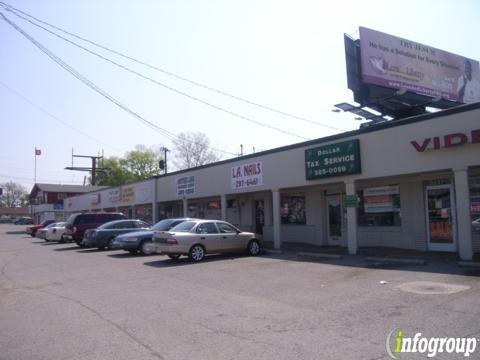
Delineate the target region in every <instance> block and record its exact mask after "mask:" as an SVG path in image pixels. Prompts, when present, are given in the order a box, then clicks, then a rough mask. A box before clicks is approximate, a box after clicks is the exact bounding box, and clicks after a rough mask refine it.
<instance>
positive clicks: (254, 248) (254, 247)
mask: <svg viewBox="0 0 480 360" xmlns="http://www.w3.org/2000/svg"><path fill="white" fill-rule="evenodd" d="M248 253H249V254H250V255H251V256H256V255H258V254H259V253H260V243H259V242H258V241H257V240H252V241H250V242H249V243H248Z"/></svg>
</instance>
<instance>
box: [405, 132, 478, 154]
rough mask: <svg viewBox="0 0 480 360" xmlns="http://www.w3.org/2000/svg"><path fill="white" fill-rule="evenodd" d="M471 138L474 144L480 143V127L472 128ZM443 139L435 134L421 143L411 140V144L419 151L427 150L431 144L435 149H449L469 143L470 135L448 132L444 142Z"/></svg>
mask: <svg viewBox="0 0 480 360" xmlns="http://www.w3.org/2000/svg"><path fill="white" fill-rule="evenodd" d="M470 136H471V139H470V142H471V143H472V144H478V143H480V129H477V130H472V131H471V133H470ZM441 139H442V138H440V137H439V136H435V137H433V138H426V139H425V140H423V142H422V143H421V144H419V143H418V142H416V141H415V140H412V141H410V144H412V146H413V147H414V148H415V150H417V151H418V152H424V151H425V150H427V148H428V147H429V145H430V144H432V146H433V147H430V149H433V150H440V149H441V148H442V147H444V148H446V149H448V148H451V147H456V146H462V145H465V144H468V140H469V139H468V135H466V134H463V133H454V134H448V135H445V136H444V137H443V144H442V142H441Z"/></svg>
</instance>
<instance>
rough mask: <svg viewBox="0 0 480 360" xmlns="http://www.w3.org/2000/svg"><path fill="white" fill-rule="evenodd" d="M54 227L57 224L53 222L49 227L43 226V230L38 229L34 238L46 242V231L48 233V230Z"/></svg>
mask: <svg viewBox="0 0 480 360" xmlns="http://www.w3.org/2000/svg"><path fill="white" fill-rule="evenodd" d="M55 225H57V223H55V222H54V223H51V224H50V225H47V226H45V227H44V228H41V229H38V230H37V233H36V235H35V237H37V238H39V239H43V240H45V241H47V240H46V239H45V236H46V235H47V231H48V230H49V229H50V228H53V227H54V226H55Z"/></svg>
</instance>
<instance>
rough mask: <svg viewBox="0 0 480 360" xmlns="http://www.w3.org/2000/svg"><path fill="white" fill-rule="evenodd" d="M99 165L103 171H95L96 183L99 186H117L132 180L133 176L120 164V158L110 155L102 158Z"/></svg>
mask: <svg viewBox="0 0 480 360" xmlns="http://www.w3.org/2000/svg"><path fill="white" fill-rule="evenodd" d="M100 166H101V167H103V168H104V169H105V171H99V172H97V175H96V176H97V178H96V184H97V185H100V186H119V185H123V184H125V183H127V182H130V181H133V176H132V174H130V173H129V172H128V171H127V170H126V169H124V168H123V167H122V165H121V164H120V159H119V158H117V157H115V156H112V157H109V158H106V159H104V160H103V164H102V163H100Z"/></svg>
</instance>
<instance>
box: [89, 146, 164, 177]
mask: <svg viewBox="0 0 480 360" xmlns="http://www.w3.org/2000/svg"><path fill="white" fill-rule="evenodd" d="M159 160H160V159H159V156H158V155H156V154H155V152H154V151H153V150H151V149H148V148H146V147H145V146H144V145H137V146H135V150H132V151H129V152H127V153H126V154H125V157H124V158H118V157H114V156H112V157H109V158H106V159H104V160H103V164H102V162H100V164H99V167H101V168H104V169H105V171H103V172H102V171H101V172H98V173H97V181H96V185H103V186H119V185H124V184H126V183H128V182H132V181H139V180H145V179H148V178H150V177H152V176H155V175H157V174H159V169H158V161H159Z"/></svg>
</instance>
